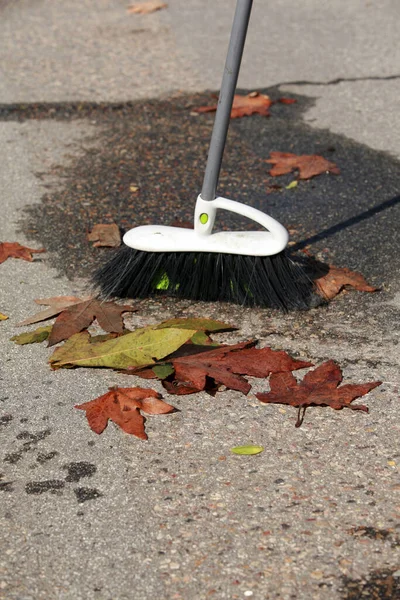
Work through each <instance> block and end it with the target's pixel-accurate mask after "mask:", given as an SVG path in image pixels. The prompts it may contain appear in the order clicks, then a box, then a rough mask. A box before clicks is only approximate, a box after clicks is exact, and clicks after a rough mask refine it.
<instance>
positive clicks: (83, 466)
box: [63, 462, 97, 481]
mask: <svg viewBox="0 0 400 600" xmlns="http://www.w3.org/2000/svg"><path fill="white" fill-rule="evenodd" d="M63 468H64V469H67V471H68V475H67V476H66V478H65V481H80V479H82V478H83V477H93V475H94V474H95V473H96V471H97V468H96V466H95V465H92V464H91V463H89V462H72V463H69V464H68V465H64V467H63Z"/></svg>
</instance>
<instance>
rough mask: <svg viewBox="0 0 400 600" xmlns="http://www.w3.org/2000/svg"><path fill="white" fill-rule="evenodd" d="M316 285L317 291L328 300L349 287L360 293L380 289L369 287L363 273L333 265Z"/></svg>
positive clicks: (317, 280)
mask: <svg viewBox="0 0 400 600" xmlns="http://www.w3.org/2000/svg"><path fill="white" fill-rule="evenodd" d="M315 283H316V286H317V291H319V293H320V294H321V296H323V297H324V298H326V299H327V300H331V299H332V298H334V297H335V296H337V295H338V294H339V292H340V291H341V290H342V289H343V288H344V287H345V286H347V285H349V286H351V287H353V288H354V289H356V290H357V291H359V292H376V291H378V289H379V288H376V287H373V286H372V285H369V284H368V282H367V281H366V279H365V278H364V276H363V275H361V273H357V271H350V269H346V268H341V267H334V266H333V265H329V271H328V272H327V273H326V274H325V275H323V276H322V277H320V278H319V279H316V280H315Z"/></svg>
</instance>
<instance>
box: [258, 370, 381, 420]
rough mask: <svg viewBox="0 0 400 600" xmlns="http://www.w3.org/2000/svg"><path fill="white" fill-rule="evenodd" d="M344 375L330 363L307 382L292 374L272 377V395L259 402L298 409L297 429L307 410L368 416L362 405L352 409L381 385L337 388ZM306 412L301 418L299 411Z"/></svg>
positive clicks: (262, 395) (308, 376) (261, 397)
mask: <svg viewBox="0 0 400 600" xmlns="http://www.w3.org/2000/svg"><path fill="white" fill-rule="evenodd" d="M342 379H343V375H342V371H341V370H340V367H339V365H337V364H336V363H335V362H334V361H333V360H328V361H326V362H324V363H323V364H322V365H320V366H319V367H317V368H316V369H314V370H313V371H310V372H309V373H307V374H306V375H305V376H304V379H303V380H302V381H300V383H298V382H297V380H296V379H295V377H294V375H293V374H292V373H289V372H286V373H273V374H272V375H271V377H270V380H269V383H270V389H271V391H270V392H267V393H257V394H256V397H257V398H258V400H260V402H264V403H267V404H268V403H269V404H289V405H290V406H296V407H298V408H299V415H298V419H297V422H296V427H300V425H301V424H302V422H303V419H304V413H305V410H306V408H307V407H308V406H330V407H331V408H333V409H335V410H341V409H342V408H351V409H352V410H362V411H364V412H368V408H367V407H366V406H364V405H363V404H356V405H352V404H351V402H353V400H355V399H356V398H359V397H360V396H364V395H365V394H367V393H368V392H369V391H370V390H373V389H374V388H376V387H377V386H378V385H381V383H382V382H381V381H373V382H371V383H362V384H347V385H343V386H341V387H338V386H339V384H340V383H341V382H342ZM301 410H303V413H302V416H301V418H300V411H301Z"/></svg>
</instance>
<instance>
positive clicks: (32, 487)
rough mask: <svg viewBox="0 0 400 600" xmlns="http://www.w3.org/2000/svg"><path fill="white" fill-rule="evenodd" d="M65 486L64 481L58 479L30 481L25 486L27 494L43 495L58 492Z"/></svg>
mask: <svg viewBox="0 0 400 600" xmlns="http://www.w3.org/2000/svg"><path fill="white" fill-rule="evenodd" d="M64 486H65V481H62V480H60V479H48V480H45V481H30V482H29V483H27V484H26V486H25V491H26V493H27V494H36V495H38V494H44V493H45V492H52V493H54V492H58V491H59V490H62V489H63V487H64Z"/></svg>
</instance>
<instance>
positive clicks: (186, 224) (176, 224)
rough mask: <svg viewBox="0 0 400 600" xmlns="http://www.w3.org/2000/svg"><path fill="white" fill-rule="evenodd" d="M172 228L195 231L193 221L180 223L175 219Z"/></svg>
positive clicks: (171, 224)
mask: <svg viewBox="0 0 400 600" xmlns="http://www.w3.org/2000/svg"><path fill="white" fill-rule="evenodd" d="M170 227H182V228H183V229H193V221H180V220H179V219H174V220H173V221H171V223H170Z"/></svg>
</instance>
